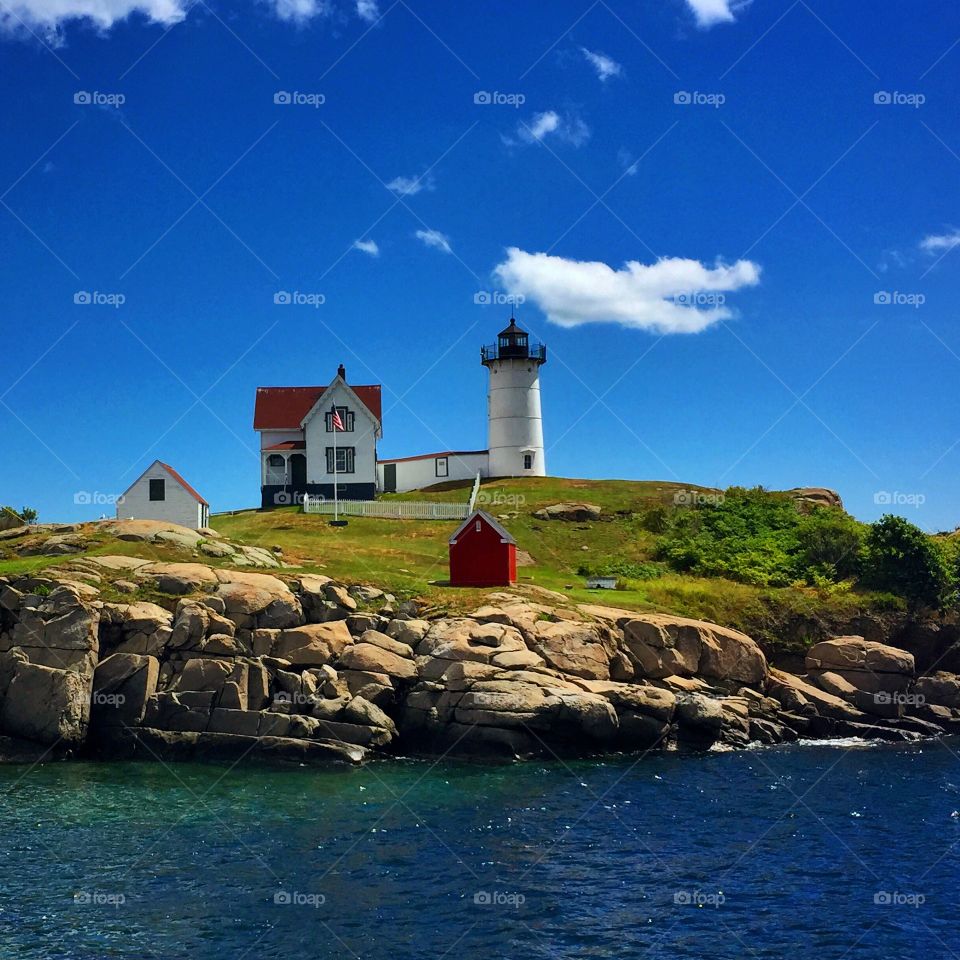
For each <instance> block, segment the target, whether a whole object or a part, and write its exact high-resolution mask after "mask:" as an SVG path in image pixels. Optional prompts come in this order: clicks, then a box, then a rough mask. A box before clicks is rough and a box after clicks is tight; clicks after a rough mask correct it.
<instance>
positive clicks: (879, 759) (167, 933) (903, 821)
mask: <svg viewBox="0 0 960 960" xmlns="http://www.w3.org/2000/svg"><path fill="white" fill-rule="evenodd" d="M957 749H958V745H957V744H956V743H955V742H949V741H947V742H945V743H931V744H924V745H923V746H919V747H918V746H915V745H914V746H889V745H883V746H869V747H867V746H863V745H856V744H850V743H846V744H837V745H828V746H823V745H809V746H804V745H801V746H796V745H794V746H787V747H779V748H775V749H765V750H755V751H747V752H741V753H720V754H710V755H706V756H692V757H679V756H664V757H653V758H650V757H648V758H646V759H644V760H642V761H641V762H636V761H634V760H632V759H615V760H607V761H599V762H598V761H591V762H586V761H579V762H574V763H563V762H559V761H557V762H550V763H523V764H510V765H483V764H467V763H454V762H450V761H441V762H438V763H437V762H433V761H422V760H394V761H384V762H377V763H374V764H371V765H369V766H366V767H363V768H360V769H346V768H344V769H332V770H316V769H282V770H276V769H265V768H249V767H242V766H241V767H235V768H233V769H230V768H227V767H206V766H193V765H190V766H184V765H170V766H166V765H163V764H147V763H136V764H134V763H113V764H109V763H74V764H49V765H44V766H40V767H36V768H33V769H30V768H27V767H20V766H8V767H0V957H3V958H4V960H6V958H8V957H9V958H33V957H43V958H61V957H62V958H78V960H79V958H84V960H86V958H90V960H94V958H96V960H100V958H106V957H131V958H145V960H150V958H158V960H159V958H162V960H170V958H180V957H183V958H192V960H206V958H211V960H212V958H228V960H247V958H249V960H262V958H284V960H298V958H301V957H302V958H317V957H320V958H325V957H338V958H341V957H342V958H357V957H358V958H364V960H366V958H374V960H378V958H385V960H387V958H388V960H400V958H408V957H409V958H424V957H429V958H431V960H443V958H446V957H450V958H454V957H456V958H461V957H467V958H488V957H489V958H541V957H542V958H560V957H577V958H595V957H618V958H622V957H627V958H632V957H651V958H676V957H696V958H708V957H709V958H727V957H729V958H749V957H762V958H767V957H770V958H774V957H775V958H785V957H791V956H796V955H800V951H802V954H803V955H806V956H810V957H813V958H817V960H858V958H870V960H876V958H877V957H878V956H885V957H891V958H897V960H900V958H912V957H923V958H924V960H932V958H940V957H945V958H946V957H954V956H957V955H960V923H958V920H960V907H958V900H960V884H958V882H957V881H958V876H960V874H958V861H960V813H958V811H960V758H958V754H957V752H955V751H957Z"/></svg>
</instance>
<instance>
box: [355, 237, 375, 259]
mask: <svg viewBox="0 0 960 960" xmlns="http://www.w3.org/2000/svg"><path fill="white" fill-rule="evenodd" d="M353 249H354V250H360V251H362V252H363V253H369V254H370V256H371V257H379V256H380V248H379V247H378V246H377V241H376V240H354V241H353Z"/></svg>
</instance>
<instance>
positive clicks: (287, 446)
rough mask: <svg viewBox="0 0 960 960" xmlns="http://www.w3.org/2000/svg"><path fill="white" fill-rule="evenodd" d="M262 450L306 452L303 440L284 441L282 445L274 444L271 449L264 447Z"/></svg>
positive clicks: (305, 444) (305, 443)
mask: <svg viewBox="0 0 960 960" xmlns="http://www.w3.org/2000/svg"><path fill="white" fill-rule="evenodd" d="M263 449H264V450H306V449H307V442H306V441H305V440H284V441H283V443H275V444H274V445H273V446H272V447H264V448H263Z"/></svg>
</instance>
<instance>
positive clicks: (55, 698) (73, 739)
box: [0, 653, 92, 747]
mask: <svg viewBox="0 0 960 960" xmlns="http://www.w3.org/2000/svg"><path fill="white" fill-rule="evenodd" d="M4 656H5V657H7V658H9V661H10V662H9V663H8V667H7V668H3V669H9V672H10V679H9V683H8V684H7V685H6V692H5V695H4V697H3V700H2V703H0V728H2V729H3V731H4V732H5V733H8V734H11V735H13V736H15V737H23V738H24V739H26V740H35V741H37V742H38V743H45V744H57V743H63V744H65V745H66V746H68V747H77V746H80V745H81V744H82V743H83V742H84V740H85V739H86V736H87V725H88V723H89V720H90V692H91V684H92V677H91V678H88V677H85V676H82V675H81V674H79V673H77V672H76V671H75V670H61V669H57V668H55V667H48V666H43V665H42V664H37V663H30V662H28V661H26V660H23V659H17V655H16V653H14V654H6V655H4Z"/></svg>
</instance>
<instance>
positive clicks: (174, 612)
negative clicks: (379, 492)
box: [0, 556, 960, 763]
mask: <svg viewBox="0 0 960 960" xmlns="http://www.w3.org/2000/svg"><path fill="white" fill-rule="evenodd" d="M108 582H109V583H110V584H111V585H112V584H113V583H114V582H116V583H118V584H122V583H125V584H128V585H132V586H134V588H136V587H137V585H142V586H147V587H149V589H150V590H151V591H152V595H153V596H155V597H160V601H161V602H159V603H154V602H145V601H136V602H130V603H124V602H113V601H108V600H104V599H103V598H102V596H101V592H102V591H101V588H100V585H104V584H106V583H108ZM956 732H960V677H957V676H955V675H954V674H948V673H942V672H939V673H934V674H930V675H925V676H919V677H918V676H917V675H916V670H915V664H914V658H913V656H912V654H910V653H908V652H906V651H904V650H901V649H898V648H896V647H892V646H889V645H886V644H883V643H879V642H875V641H867V640H864V639H863V638H862V637H839V638H834V639H829V640H825V641H822V642H820V643H817V644H815V645H814V646H812V647H811V648H810V650H809V651H808V653H807V657H806V672H805V674H804V675H802V676H801V675H796V674H792V673H787V672H785V671H783V670H778V669H775V668H772V667H771V666H770V665H769V664H768V662H767V659H766V657H765V656H764V654H763V652H762V650H761V649H760V647H759V646H758V645H757V644H756V643H755V642H754V641H753V640H752V639H751V638H750V637H748V636H747V635H745V634H743V633H739V632H737V631H735V630H730V629H727V628H724V627H720V626H717V625H715V624H711V623H706V622H703V621H697V620H689V619H685V618H681V617H673V616H665V615H657V614H638V613H634V612H631V611H626V610H618V609H616V608H613V607H604V606H596V605H570V602H569V600H568V599H567V598H565V597H564V596H563V595H561V594H553V593H550V592H549V591H545V590H537V591H534V590H533V588H526V589H524V590H523V591H510V592H502V593H493V594H490V595H489V597H488V598H487V602H486V603H485V604H484V605H483V606H481V607H479V608H478V609H476V610H474V611H473V612H472V613H471V614H470V615H469V616H452V615H447V614H445V613H443V612H440V611H436V610H424V609H421V608H420V606H418V604H417V603H416V602H414V601H409V602H405V603H398V602H397V601H396V600H395V599H394V598H393V597H392V596H390V595H389V594H386V593H384V592H383V591H381V590H379V589H376V588H374V587H370V586H366V585H358V584H354V585H348V584H343V583H339V582H337V581H335V580H333V579H331V578H329V577H325V576H320V575H314V574H303V575H300V576H288V575H273V574H266V573H261V572H252V571H250V570H232V569H231V570H226V569H221V568H214V567H211V566H207V565H205V564H202V563H159V562H151V561H147V560H144V559H138V558H134V557H127V556H99V557H97V556H85V557H82V558H76V559H71V560H69V561H67V562H66V564H64V565H61V566H60V567H57V568H56V569H55V570H53V571H47V572H45V573H44V574H42V575H25V576H8V577H4V578H0V759H6V760H7V761H9V762H23V761H24V760H26V759H31V758H32V759H37V758H39V757H50V758H52V757H89V756H96V757H104V758H141V759H148V760H149V759H163V760H211V761H229V762H238V761H241V760H247V759H251V760H253V759H261V760H278V761H283V762H296V763H316V762H324V763H325V762H330V761H337V762H345V763H359V762H362V761H364V760H365V759H367V758H370V757H375V756H389V755H391V754H395V753H403V754H404V755H411V754H414V753H419V754H428V755H439V754H451V755H464V754H469V755H480V756H488V757H489V756H500V757H507V758H524V757H536V756H541V757H549V756H569V755H595V754H602V753H608V752H619V753H623V752H626V753H638V752H643V751H649V750H706V749H711V748H714V749H716V748H729V749H738V748H745V747H748V746H750V745H752V744H778V743H784V742H791V741H795V740H797V739H800V738H835V737H863V738H866V739H877V740H890V741H912V740H918V739H921V738H925V737H939V736H943V735H944V734H945V733H956Z"/></svg>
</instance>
